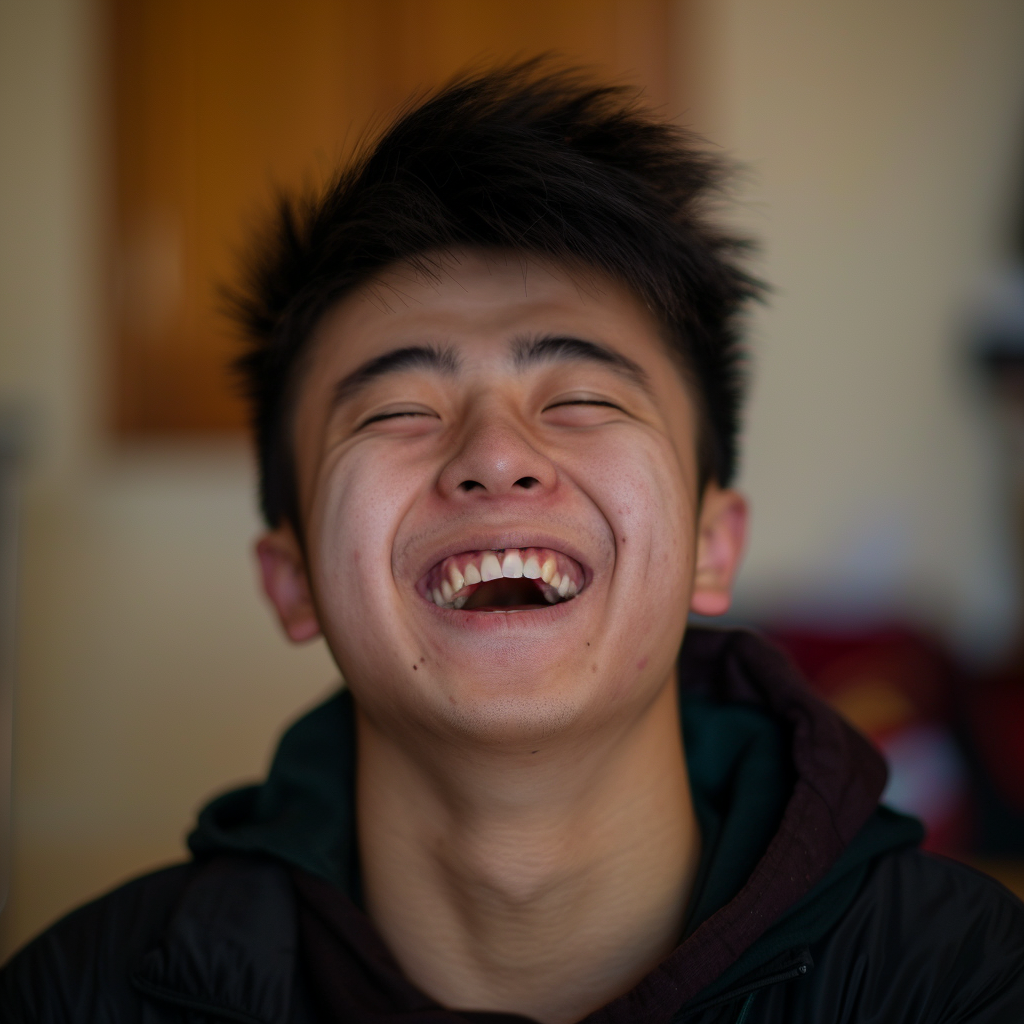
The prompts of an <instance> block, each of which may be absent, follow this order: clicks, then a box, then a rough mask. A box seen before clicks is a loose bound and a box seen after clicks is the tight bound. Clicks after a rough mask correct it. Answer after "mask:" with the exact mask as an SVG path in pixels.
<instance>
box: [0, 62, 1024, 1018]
mask: <svg viewBox="0 0 1024 1024" xmlns="http://www.w3.org/2000/svg"><path fill="white" fill-rule="evenodd" d="M716 175H717V171H716V168H715V165H714V163H713V162H712V161H710V160H708V159H707V158H706V157H704V156H701V155H700V154H699V153H697V152H695V151H694V150H693V149H692V148H691V147H690V146H689V144H688V142H687V140H686V139H685V137H683V136H682V135H680V133H678V132H677V131H676V130H674V129H672V128H671V127H668V126H666V125H664V124H660V123H657V122H654V121H652V120H650V119H649V118H648V117H647V116H646V115H644V114H642V113H640V112H638V111H637V110H636V109H633V108H631V107H630V106H629V105H628V104H626V103H624V102H623V100H622V99H621V97H620V95H619V94H618V93H617V92H616V91H615V90H608V89H598V88H590V87H588V86H587V85H586V84H581V83H579V82H577V81H576V80H574V79H572V78H568V77H565V76H558V75H548V76H544V75H543V74H539V73H538V72H537V71H536V69H535V68H530V67H527V68H520V69H516V70H512V71H505V72H501V73H497V74H493V75H489V76H482V77H480V78H476V79H471V80H463V81H461V82H459V83H456V84H455V85H453V86H451V87H450V88H448V89H447V90H445V91H444V92H442V93H440V94H438V95H437V96H435V97H434V98H432V99H430V100H429V101H428V102H426V103H424V104H423V105H421V106H420V107H419V108H417V109H415V110H412V111H411V112H409V113H407V114H406V115H405V116H404V117H403V118H401V119H400V120H399V121H398V122H397V123H396V124H395V125H394V126H393V127H392V128H391V129H390V130H389V131H388V132H387V133H386V134H385V135H384V136H383V137H382V138H381V140H380V141H379V142H378V143H377V144H376V146H375V147H374V149H373V151H372V152H370V153H369V155H368V156H367V157H366V158H365V159H364V160H362V161H361V162H359V163H358V164H357V165H356V166H355V167H354V168H353V169H351V170H350V171H348V172H346V173H345V174H343V175H342V176H341V177H340V178H339V180H338V181H337V182H336V183H335V184H334V185H333V186H332V187H331V188H330V189H329V190H327V192H326V193H325V194H324V195H323V196H322V197H321V198H320V199H318V200H317V201H316V202H313V203H310V204H309V205H307V206H304V207H301V208H295V207H290V208H286V209H285V211H284V213H283V215H282V217H281V219H280V225H279V229H278V231H277V233H276V234H275V235H274V236H273V237H271V238H270V239H269V240H268V241H267V242H266V243H265V246H264V249H263V250H262V251H263V257H262V260H261V261H260V262H259V263H258V265H257V267H256V269H255V271H254V274H253V277H252V287H251V290H250V292H249V293H248V298H247V299H246V300H245V302H244V304H243V309H244V316H245V322H246V325H247V327H248V331H249V337H250V339H251V348H250V350H249V352H248V354H247V355H246V357H245V358H244V360H243V363H242V366H243V370H244V372H245V374H246V379H247V381H248V383H249V387H250V394H251V397H252V400H253V407H254V411H255V427H256V435H257V444H258V452H259V458H260V467H261V471H262V481H261V486H262V498H263V508H264V512H265V514H266V518H267V521H268V524H269V532H268V533H267V534H266V535H265V536H264V537H263V538H262V539H261V540H260V542H259V544H258V555H259V560H260V565H261V568H262V573H263V580H264V585H265V589H266V591H267V594H268V595H269V597H270V600H271V601H272V603H273V605H274V607H275V608H276V610H277V613H278V615H279V617H280V620H281V622H282V623H283V625H284V628H285V630H286V632H287V633H288V635H289V636H290V637H291V638H292V639H293V640H295V641H302V640H306V639H309V638H311V637H313V636H315V635H317V634H318V633H323V635H324V636H325V637H326V639H327V642H328V644H329V646H330V648H331V650H332V652H333V654H334V656H335V658H336V660H337V662H338V665H339V667H340V669H341V671H342V673H343V675H344V678H345V680H346V682H347V688H346V689H345V690H344V691H343V692H342V693H341V694H339V695H338V696H336V697H335V698H333V699H332V700H331V701H329V702H328V703H327V704H325V705H323V706H321V707H320V708H318V709H317V710H315V711H313V712H312V713H311V714H309V715H308V716H306V717H305V718H304V719H302V720H301V721H300V722H298V724H296V725H295V726H293V727H292V728H291V730H289V732H288V733H287V734H286V735H285V737H284V739H283V741H282V743H281V746H280V749H279V751H278V753H277V755H276V758H275V761H274V764H273V767H272V769H271V772H270V776H269V778H268V780H267V781H266V782H265V783H264V784H263V785H260V786H253V787H249V788H247V789H244V790H240V791H238V792H234V793H230V794H228V795H226V796H224V797H221V798H220V799H218V800H216V801H214V803H213V804H211V805H210V806H209V807H208V808H207V809H206V810H205V811H204V812H203V813H202V815H201V817H200V821H199V825H198V828H197V829H196V831H195V832H194V833H193V835H192V837H191V840H190V845H191V848H192V851H193V854H194V859H193V860H192V861H191V862H190V863H188V864H184V865H181V866H178V867H173V868H170V869H169V870H167V871H163V872H159V873H157V874H154V875H150V876H147V877H145V878H143V879H140V880H138V881H136V882H133V883H130V884H128V885H127V886H125V887H123V888H121V889H119V890H118V891H116V892H114V893H113V894H111V895H109V896H107V897H105V898H103V899H101V900H99V901H97V902H96V903H94V904H91V905H90V906H88V907H85V908H83V909H81V910H79V911H77V912H76V913H74V914H72V915H71V916H70V917H68V918H66V919H65V920H64V921H62V922H60V923H59V924H57V925H56V926H55V927H54V928H52V929H51V930H50V931H49V932H47V933H45V934H44V935H43V936H42V937H41V938H39V939H37V940H36V941H35V942H34V943H33V944H31V945H30V946H29V947H28V948H27V949H25V950H24V951H23V952H22V953H20V954H19V955H18V956H17V957H15V959H14V960H13V961H12V962H11V963H10V965H9V966H8V967H7V968H6V971H5V973H4V975H3V978H2V983H0V1016H2V1017H3V1019H4V1020H12V1021H21V1022H29V1021H32V1022H35V1021H40V1022H42V1021H45V1022H57V1021H60V1022H76V1024H77V1022H81V1024H86V1022H89V1024H92V1022H99V1021H103V1022H129V1021H130V1022H136V1021H138V1022H142V1021H146V1022H172V1021H175V1022H183V1024H184V1022H186V1021H188V1022H200V1021H202V1022H213V1021H236V1022H247V1024H254V1022H258V1024H287V1022H296V1024H313V1022H349V1021H352V1022H366V1024H369V1022H371V1021H372V1022H378V1024H383V1022H386V1021H395V1022H397V1021H399V1020H401V1021H403V1022H424V1024H425V1022H428V1021H429V1022H434V1024H442V1022H445V1021H452V1022H455V1021H459V1020H466V1019H469V1020H478V1021H494V1022H497V1021H512V1020H522V1019H524V1018H527V1019H530V1020H536V1021H540V1022H543V1024H570V1022H574V1021H580V1020H584V1019H586V1020H587V1021H588V1022H591V1024H597V1022H602V1024H603V1022H607V1024H612V1022H616V1024H618V1022H622V1024H625V1022H650V1024H657V1022H666V1024H667V1022H669V1021H688V1022H689V1021H692V1022H694V1024H696V1022H701V1024H709V1022H713V1021H741V1020H742V1021H745V1022H747V1024H751V1022H755V1021H780V1022H781V1021H785V1022H790V1024H792V1022H807V1024H810V1022H823V1021H851V1022H852V1021H862V1022H867V1021H872V1022H876V1021H877V1022H881V1021H885V1022H897V1021H907V1022H909V1021H915V1022H936V1024H937V1022H940V1021H942V1022H953V1021H978V1022H991V1024H994V1022H1005V1024H1010V1022H1020V1021H1021V1020H1024V907H1022V906H1021V904H1020V903H1019V902H1018V901H1016V900H1015V899H1014V898H1013V897H1012V896H1011V895H1010V894H1009V893H1007V892H1006V891H1005V890H1003V889H1002V888H1000V887H999V886H998V885H996V884H995V883H994V882H991V881H989V880H987V879H985V878H983V877H982V876H980V875H978V874H976V873H974V872H972V871H971V870H969V869H968V868H965V867H962V866H959V865H956V864H953V863H950V862H943V861H940V860H937V859H934V858H931V857H928V856H926V855H924V854H921V853H920V852H918V851H917V850H916V849H915V846H916V844H917V842H918V841H919V839H920V835H921V833H920V828H919V826H918V825H917V823H916V822H914V821H912V820H911V819H907V818H904V817H902V816H899V815H897V814H894V813H893V812H891V811H887V810H885V809H884V808H879V807H878V806H877V800H878V795H879V793H880V792H881V790H882V786H883V783H884V777H885V770H884V767H883V765H882V763H881V761H880V759H879V757H878V756H877V755H876V754H875V753H874V752H873V750H872V749H871V748H870V747H869V745H868V744H867V743H866V742H865V741H864V740H863V739H862V738H861V737H860V736H858V735H857V734H856V733H855V732H853V731H852V730H851V729H850V728H848V727H847V726H846V725H845V724H844V723H843V722H842V721H841V720H840V719H839V718H838V717H837V716H836V715H835V714H833V713H832V712H831V711H829V710H828V709H827V708H826V707H825V706H824V705H822V704H821V703H819V702H818V701H817V700H815V699H814V698H813V697H812V696H811V695H810V694H809V693H808V692H807V691H806V690H804V688H803V687H802V685H801V683H800V682H799V680H797V679H795V678H794V677H793V674H792V671H791V669H790V668H789V667H788V665H787V663H786V662H785V661H784V659H783V658H782V657H781V656H779V655H778V654H777V653H775V652H774V651H773V650H771V649H770V648H768V647H767V646H766V645H765V644H763V643H762V642H761V641H760V640H758V639H757V638H756V637H754V636H753V635H750V634H747V633H743V632H729V631H711V630H703V629H690V630H689V631H688V632H687V635H686V638H685V642H684V631H686V623H687V615H688V613H689V612H690V611H695V612H698V613H701V614H703V615H714V614H718V613H721V612H723V611H725V609H726V608H727V606H728V603H729V594H730V588H731V585H732V581H733V577H734V574H735V572H736V568H737V565H738V563H739V559H740V554H741V549H742V546H743V538H744V530H745V524H746V514H747V513H746V506H745V504H744V502H743V499H742V498H741V497H740V496H739V495H738V494H737V493H736V492H735V491H733V490H731V489H730V488H729V483H730V480H731V477H732V474H733V467H734V462H735V435H736V428H737V410H738V401H739V391H740V389H739V376H738V361H739V357H740V352H739V349H738V345H737V335H736V317H737V314H738V313H739V311H740V309H741V306H742V305H743V303H744V302H745V301H746V300H747V299H748V298H750V297H751V296H752V295H753V294H754V293H755V291H756V286H755V284H754V283H753V282H752V281H751V279H750V278H748V277H747V276H746V274H745V273H744V272H743V271H742V270H741V269H740V267H739V266H738V264H737V262H736V257H737V252H738V244H737V243H736V242H735V241H734V240H731V239H729V238H727V237H725V236H723V235H721V234H719V233H717V232H716V231H715V230H714V229H713V228H711V227H710V226H709V225H708V224H707V222H706V221H705V218H704V215H703V207H704V204H705V202H706V200H707V197H708V194H709V192H711V191H712V190H713V188H714V187H715V185H716V182H717V177H716Z"/></svg>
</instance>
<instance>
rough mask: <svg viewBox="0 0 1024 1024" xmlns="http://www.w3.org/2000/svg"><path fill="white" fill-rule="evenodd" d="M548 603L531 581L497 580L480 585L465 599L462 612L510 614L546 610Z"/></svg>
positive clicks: (523, 578) (522, 579)
mask: <svg viewBox="0 0 1024 1024" xmlns="http://www.w3.org/2000/svg"><path fill="white" fill-rule="evenodd" d="M547 607H548V602H547V601H546V600H545V599H544V595H543V593H542V592H541V590H540V588H539V587H538V586H537V585H536V584H535V583H534V581H533V580H530V579H526V578H525V577H521V578H520V579H511V580H509V579H497V580H490V581H489V582H487V583H481V584H480V585H479V586H477V587H476V588H475V589H474V590H473V592H472V593H471V594H470V595H469V597H468V598H467V599H466V603H465V604H464V605H463V606H462V609H463V611H467V612H468V611H477V612H492V611H493V612H510V611H527V610H529V609H532V608H547Z"/></svg>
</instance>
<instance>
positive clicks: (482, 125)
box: [235, 61, 761, 531]
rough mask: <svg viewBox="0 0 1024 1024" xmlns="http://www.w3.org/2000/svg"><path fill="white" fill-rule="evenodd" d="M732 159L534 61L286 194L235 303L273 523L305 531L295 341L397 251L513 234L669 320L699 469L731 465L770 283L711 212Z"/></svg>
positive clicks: (474, 79)
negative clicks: (755, 272)
mask: <svg viewBox="0 0 1024 1024" xmlns="http://www.w3.org/2000/svg"><path fill="white" fill-rule="evenodd" d="M723 180H724V168H723V165H722V163H721V161H719V160H718V159H716V158H715V157H713V156H711V155H709V154H708V153H707V152H706V151H705V150H703V149H701V148H700V147H699V146H698V145H697V144H696V142H695V140H694V139H693V137H691V136H690V135H689V134H688V133H686V132H685V131H683V130H681V129H679V128H678V127H676V126H674V125H672V124H670V123H667V122H664V121H660V120H658V119H656V118H654V117H652V116H651V115H650V113H648V112H646V111H645V110H644V109H643V108H642V107H640V106H639V105H638V103H637V101H636V99H635V98H634V96H633V94H632V93H631V92H630V91H629V90H626V89H623V88H621V87H616V86H601V85H595V84H594V83H593V82H591V81H589V80H588V79H587V78H586V77H585V76H584V75H582V74H580V73H579V72H575V71H563V70H558V69H555V70H552V69H551V67H550V66H549V65H548V64H546V63H545V62H543V61H530V62H526V63H522V64H518V65H514V66H510V67H503V68H500V69H497V70H494V71H490V72H487V73H474V74H469V75H464V76H462V77H460V78H457V79H455V80H454V81H452V82H451V83H450V84H449V85H447V86H446V87H444V88H442V89H440V90H439V91H437V92H436V93H434V94H432V95H430V96H428V97H427V98H426V99H425V100H424V101H422V102H420V103H418V104H416V105H414V106H412V107H411V108H410V109H408V110H406V111H405V112H404V113H402V114H401V115H400V116H399V117H398V118H397V119H396V120H395V121H394V122H393V123H392V124H391V125H390V126H389V127H388V128H387V129H386V130H385V131H384V132H383V133H382V134H380V136H379V137H378V138H377V139H376V141H375V142H374V143H373V144H372V145H370V146H368V147H366V148H365V149H364V151H363V152H362V154H361V155H360V156H359V157H358V158H357V159H356V160H355V161H354V162H353V163H352V164H351V165H350V166H349V167H347V168H345V169H344V170H342V171H341V172H340V173H339V174H338V176H337V177H336V178H335V179H334V180H333V181H332V182H331V183H330V184H329V185H328V186H327V187H326V188H325V189H324V190H323V191H322V192H321V193H319V194H318V195H316V196H314V197H312V198H305V199H301V200H282V202H281V203H280V206H279V209H278V213H277V216H276V219H275V221H274V222H273V225H272V227H271V230H270V231H269V232H268V234H267V235H266V237H265V239H264V241H263V244H262V246H261V247H260V248H259V249H258V250H257V251H256V254H255V258H254V259H253V260H252V262H251V268H250V272H249V276H248V279H247V284H246V286H245V287H244V290H243V291H242V292H240V293H239V294H238V295H237V296H236V299H235V308H236V311H237V314H238V319H239V320H240V322H241V324H242V326H243V328H244V332H245V336H246V339H247V346H246V349H245V351H244V353H243V354H242V356H241V357H240V358H239V359H238V360H237V362H236V368H237V370H238V371H239V373H240V375H241V379H242V382H243V385H244V388H245V392H246V394H247V396H248V398H249V400H250V402H251V410H252V423H253V428H254V431H255V437H256V448H257V456H258V461H259V468H260V497H261V505H262V510H263V514H264V516H265V518H266V520H267V522H268V524H269V525H270V526H278V525H280V524H281V523H282V522H284V521H287V522H290V523H291V524H292V525H293V526H294V527H295V528H296V529H297V530H299V531H301V523H300V522H299V516H298V507H297V495H296V482H295V474H294V460H293V452H292V443H291V429H290V423H291V408H292V406H293V405H294V392H295V389H296V387H297V386H298V382H297V381H296V376H297V368H298V366H299V361H300V356H301V354H302V353H303V350H304V347H305V345H306V342H307V341H308V339H309V337H310V335H311V333H312V332H313V329H314V328H315V326H316V325H317V323H318V321H319V320H320V318H321V317H322V316H323V315H324V314H325V312H326V311H327V310H328V309H330V308H331V307H332V306H333V305H334V304H335V303H337V302H338V301H339V300H340V299H341V298H342V297H343V296H344V295H346V294H347V293H348V292H350V291H351V290H352V289H353V288H355V287H357V286H358V285H360V284H361V283H363V282H365V281H367V279H369V278H371V277H372V276H373V275H375V274H377V273H379V272H380V271H381V270H382V269H383V268H385V267H387V266H389V265H390V264H394V263H396V262H398V261H412V262H414V263H415V262H416V261H417V260H419V259H420V258H422V257H425V256H427V255H428V254H436V253H437V252H438V251H444V250H457V249H466V248H484V249H500V250H506V251H507V250H511V251H513V252H519V253H522V254H524V255H531V254H533V255H538V256H542V257H545V258H548V259H551V260H553V261H556V262H560V263H562V264H563V265H565V266H567V267H568V268H578V269H590V270H597V271H600V272H603V273H605V274H607V275H609V276H610V277H612V278H613V279H616V280H618V281H620V282H623V283H624V284H626V285H627V286H628V287H630V288H631V289H632V290H633V291H634V293H635V294H636V295H638V296H639V297H640V298H641V300H643V301H644V302H645V303H646V305H647V307H648V308H649V309H650V310H651V311H652V313H653V314H654V315H655V317H656V318H657V320H658V321H659V323H660V325H661V327H662V329H663V331H664V334H665V337H666V339H667V340H668V343H669V345H670V347H671V349H672V350H673V353H674V355H675V356H676V358H677V361H678V363H679V365H680V369H681V371H682V372H683V373H684V375H685V376H686V377H687V378H688V380H689V382H690V383H691V385H692V389H691V390H692V391H693V393H694V399H695V401H696V404H697V408H698V414H699V419H700V431H699V434H700V437H699V442H698V447H699V452H698V462H699V468H700V473H701V477H702V480H705V481H706V480H715V481H717V482H718V483H719V484H721V485H723V486H724V485H727V484H728V483H729V482H730V480H731V479H732V477H733V475H734V472H735V466H736V447H737V433H738V426H739V411H740V404H741V400H742V392H743V387H742V384H743V372H742V370H743V349H742V346H741V343H740V337H739V324H738V317H739V314H740V313H741V311H742V309H743V307H744V305H745V304H746V302H747V300H749V299H751V298H752V297H756V296H757V295H758V294H759V293H760V291H761V286H760V285H759V284H758V282H757V281H756V280H754V279H753V278H752V277H751V276H750V275H749V274H748V273H747V272H746V271H745V269H744V268H743V265H742V256H743V252H744V250H745V248H746V243H745V242H744V241H743V240H740V239H737V238H735V237H733V236H731V235H729V234H728V233H726V232H723V231H720V230H718V229H717V228H715V227H714V226H713V225H712V224H711V223H710V222H709V220H708V216H707V214H708V205H709V203H708V201H709V199H711V198H712V197H714V196H715V195H716V193H718V192H719V191H720V187H721V184H722V182H723Z"/></svg>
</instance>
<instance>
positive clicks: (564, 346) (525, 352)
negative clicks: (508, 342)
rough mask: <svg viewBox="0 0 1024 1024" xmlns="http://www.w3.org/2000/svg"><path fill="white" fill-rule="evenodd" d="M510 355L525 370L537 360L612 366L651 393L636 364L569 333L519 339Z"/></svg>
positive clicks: (646, 376) (612, 350)
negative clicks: (576, 361)
mask: <svg viewBox="0 0 1024 1024" xmlns="http://www.w3.org/2000/svg"><path fill="white" fill-rule="evenodd" d="M512 357H513V359H514V361H515V365H516V368H517V369H520V370H525V369H526V368H527V367H529V366H533V365H535V364H537V363H547V362H570V361H572V360H583V361H585V362H591V363H601V364H603V365H604V366H608V367H611V369H613V370H615V371H616V372H617V373H618V374H619V375H620V376H622V377H625V378H626V379H627V380H629V381H630V383H632V384H635V385H636V386H637V387H639V388H641V389H642V390H643V391H646V392H647V393H648V394H652V391H651V381H650V377H648V375H647V373H646V371H645V370H644V369H643V367H641V366H640V364H639V363H635V362H633V360H632V359H630V358H629V357H628V356H624V355H623V354H622V353H621V352H616V351H615V349H613V348H608V347H607V346H605V345H601V344H599V343H598V342H596V341H586V340H585V339H583V338H574V337H571V336H569V335H545V336H543V337H540V338H522V339H520V340H519V341H516V342H515V343H514V344H513V346H512Z"/></svg>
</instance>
